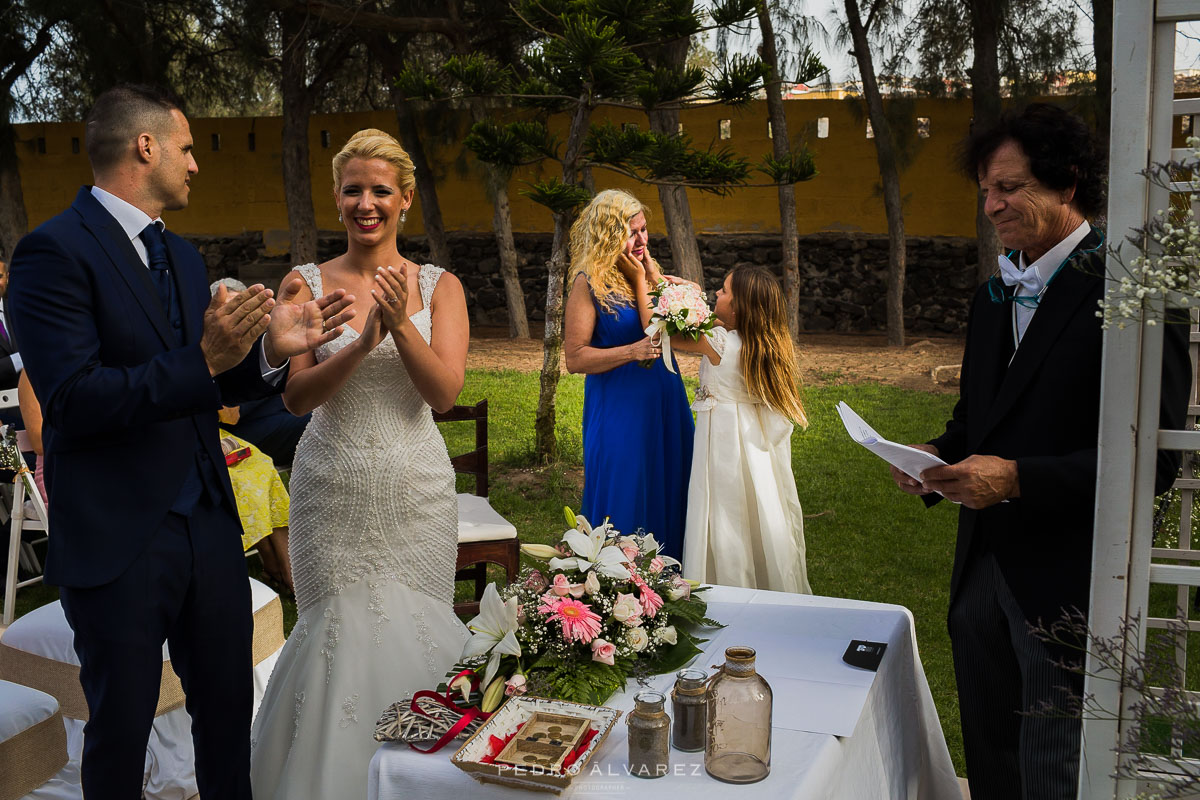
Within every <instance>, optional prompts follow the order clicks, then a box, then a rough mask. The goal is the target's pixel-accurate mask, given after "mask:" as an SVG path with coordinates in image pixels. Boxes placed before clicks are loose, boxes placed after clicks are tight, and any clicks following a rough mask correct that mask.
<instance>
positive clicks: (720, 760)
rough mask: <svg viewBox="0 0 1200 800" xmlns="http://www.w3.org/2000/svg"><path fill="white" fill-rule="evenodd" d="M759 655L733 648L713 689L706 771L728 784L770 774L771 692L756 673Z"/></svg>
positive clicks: (711, 689) (754, 780) (705, 762)
mask: <svg viewBox="0 0 1200 800" xmlns="http://www.w3.org/2000/svg"><path fill="white" fill-rule="evenodd" d="M754 655H755V654H754V650H753V648H750V647H730V648H728V649H726V650H725V664H724V665H723V666H722V667H721V671H720V672H718V673H717V675H716V676H715V677H714V678H713V679H712V682H711V683H710V684H709V685H708V722H707V724H708V735H707V736H706V737H705V741H704V770H705V771H706V772H707V773H708V774H709V775H711V776H712V777H714V778H716V779H717V780H719V781H725V782H726V783H755V782H756V781H761V780H762V779H763V778H765V777H767V775H769V774H770V772H771V687H770V685H768V684H767V682H766V681H765V680H763V677H762V676H761V675H759V674H758V673H757V672H755V671H754Z"/></svg>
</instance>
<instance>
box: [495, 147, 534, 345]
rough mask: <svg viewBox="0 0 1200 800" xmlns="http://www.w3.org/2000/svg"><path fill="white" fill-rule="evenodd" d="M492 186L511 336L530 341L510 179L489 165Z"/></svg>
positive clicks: (496, 230)
mask: <svg viewBox="0 0 1200 800" xmlns="http://www.w3.org/2000/svg"><path fill="white" fill-rule="evenodd" d="M485 167H486V168H487V177H488V182H489V184H490V186H491V190H492V191H491V194H492V206H493V208H494V209H495V211H494V213H493V214H492V229H493V230H494V231H495V232H496V249H497V250H498V251H499V254H500V277H502V278H503V279H504V301H505V306H506V307H507V308H508V335H509V336H511V337H512V338H514V339H528V338H529V318H528V316H527V315H526V313H525V292H524V290H522V289H521V276H520V274H519V273H518V271H517V248H516V245H515V244H513V232H512V212H511V210H510V209H509V205H508V176H507V175H505V174H502V172H503V170H501V169H498V168H497V167H493V166H492V165H491V164H486V165H485Z"/></svg>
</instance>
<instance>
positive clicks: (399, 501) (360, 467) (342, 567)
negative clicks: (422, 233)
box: [291, 264, 458, 612]
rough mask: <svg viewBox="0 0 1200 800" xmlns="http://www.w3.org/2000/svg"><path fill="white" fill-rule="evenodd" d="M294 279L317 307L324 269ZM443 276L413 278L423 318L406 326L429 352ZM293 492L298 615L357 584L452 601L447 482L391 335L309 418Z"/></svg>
mask: <svg viewBox="0 0 1200 800" xmlns="http://www.w3.org/2000/svg"><path fill="white" fill-rule="evenodd" d="M297 270H298V271H299V273H300V274H301V275H302V276H303V277H304V279H305V281H306V282H307V283H308V285H309V288H310V289H311V290H312V293H313V296H314V297H320V296H321V295H322V294H323V291H322V289H321V272H320V270H319V269H318V268H317V267H316V266H315V265H313V264H306V265H304V266H301V267H297ZM442 272H443V270H442V269H440V268H438V267H435V266H433V265H430V264H427V265H425V266H423V267H421V271H420V273H419V279H418V282H419V284H420V287H421V300H422V308H421V310H420V311H418V312H417V313H416V314H413V315H412V316H411V317H410V319H411V320H412V323H413V324H414V325H415V326H416V328H417V330H418V331H419V332H420V333H421V336H422V337H423V338H424V339H425V341H426V342H429V340H430V335H431V329H432V316H431V312H430V303H431V300H432V297H433V291H434V288H435V287H436V285H437V281H438V278H439V277H440V276H441V274H442ZM356 338H358V333H357V331H355V330H354V329H353V328H351V327H350V326H349V325H347V326H346V328H345V330H344V332H343V333H342V335H341V336H339V337H338V338H337V339H334V340H333V341H332V342H329V343H328V344H325V345H322V346H321V347H319V348H318V349H317V351H316V359H317V361H318V362H322V361H325V360H326V359H328V358H331V357H332V356H334V355H335V354H336V353H338V352H339V351H340V350H342V349H343V348H344V347H347V346H348V345H350V344H351V343H353V342H354V340H355V339H356ZM291 490H292V495H293V503H292V520H293V522H292V526H291V553H292V562H293V572H294V577H295V586H296V602H297V606H298V607H299V610H300V611H301V612H303V611H304V610H305V609H306V608H308V607H309V606H310V605H313V604H314V603H316V602H317V601H318V600H320V598H322V597H324V596H326V595H328V594H337V593H340V592H341V591H342V589H344V588H345V587H346V586H347V585H349V584H351V583H353V582H356V581H358V580H362V579H368V580H369V581H370V582H372V583H374V581H376V580H396V581H401V582H403V583H405V584H406V585H407V586H409V587H410V588H413V589H416V590H418V591H421V592H424V593H425V594H427V595H429V596H430V597H432V598H434V599H436V600H439V601H444V602H450V601H451V600H452V598H453V592H454V581H453V578H454V563H455V558H456V553H457V529H458V524H457V514H456V506H455V500H454V472H453V470H452V468H451V466H450V458H449V455H448V454H447V452H446V444H445V441H444V440H443V439H442V436H441V434H440V433H439V432H438V430H437V426H436V424H435V423H434V421H433V416H432V413H431V411H430V408H429V406H428V405H427V404H426V403H425V401H424V400H423V399H422V398H421V395H420V393H418V391H417V389H416V387H415V386H414V385H413V382H412V380H411V378H409V376H408V372H407V370H406V369H405V367H404V363H403V361H402V360H401V358H400V354H399V352H398V351H397V350H396V344H395V341H394V340H393V339H392V337H391V336H390V335H389V336H385V337H384V339H383V341H382V342H380V343H379V345H378V346H376V347H375V349H374V350H372V351H371V352H370V353H369V354H368V355H367V356H366V357H365V358H364V359H363V360H362V362H361V363H360V364H359V366H358V368H357V369H356V370H355V371H354V372H353V373H352V374H351V376H350V378H349V379H348V380H347V381H346V383H345V384H344V385H343V386H342V388H341V389H339V390H338V391H337V393H336V394H334V395H333V397H331V398H330V399H329V400H327V401H326V402H325V403H323V404H322V405H320V406H318V407H317V409H316V410H315V411H314V412H313V416H312V421H311V422H310V423H309V425H308V428H307V429H306V430H305V432H304V436H303V437H302V438H301V440H300V444H299V445H298V447H297V449H296V461H295V464H294V465H293V471H292V484H291Z"/></svg>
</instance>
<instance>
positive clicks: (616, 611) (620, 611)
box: [612, 592, 642, 624]
mask: <svg viewBox="0 0 1200 800" xmlns="http://www.w3.org/2000/svg"><path fill="white" fill-rule="evenodd" d="M612 615H613V619H615V620H616V621H617V622H622V623H626V624H628V623H629V622H631V621H633V620H635V619H637V618H639V617H641V616H642V604H641V603H639V602H638V599H637V598H636V597H634V596H633V595H632V594H624V593H621V592H618V593H617V601H616V602H615V603H613V610H612Z"/></svg>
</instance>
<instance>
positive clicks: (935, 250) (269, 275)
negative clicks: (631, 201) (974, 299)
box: [188, 233, 977, 334]
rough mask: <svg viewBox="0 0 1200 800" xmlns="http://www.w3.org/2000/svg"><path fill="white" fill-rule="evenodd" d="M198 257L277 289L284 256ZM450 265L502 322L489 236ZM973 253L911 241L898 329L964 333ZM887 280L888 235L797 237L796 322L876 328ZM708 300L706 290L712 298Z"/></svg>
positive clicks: (706, 257)
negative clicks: (901, 326) (902, 314)
mask: <svg viewBox="0 0 1200 800" xmlns="http://www.w3.org/2000/svg"><path fill="white" fill-rule="evenodd" d="M188 238H189V239H190V240H191V242H192V243H193V244H194V245H196V247H197V248H198V249H199V250H200V252H201V253H202V254H203V255H204V259H205V263H206V264H207V265H208V271H209V279H210V280H216V279H217V278H220V277H224V276H233V277H237V278H239V279H240V280H242V281H244V282H246V283H248V284H249V283H255V282H262V283H265V284H267V285H268V286H272V287H274V286H277V285H278V283H279V281H280V279H281V278H282V277H283V276H284V275H285V274H287V271H288V269H289V268H290V267H291V261H290V260H289V259H288V257H287V256H286V255H284V256H271V255H268V254H267V253H268V251H269V248H267V247H266V246H264V243H263V240H262V235H261V234H259V233H246V234H242V235H240V236H219V237H218V236H190V237H188ZM699 239H700V254H701V258H702V260H703V262H704V264H705V282H706V284H707V288H708V289H709V290H710V292H713V291H715V290H716V288H717V287H718V286H719V285H720V283H721V281H722V280H723V279H724V276H725V273H726V272H727V271H728V270H729V269H731V268H732V267H734V266H737V265H738V264H761V265H765V266H768V267H770V268H772V269H773V270H775V271H776V274H779V273H778V271H779V261H780V258H781V253H780V247H779V237H778V236H757V235H749V234H725V235H703V236H701V237H699ZM550 240H551V237H550V234H517V236H516V245H517V256H518V259H519V261H520V276H521V284H522V286H523V287H524V290H525V303H526V310H527V312H528V314H529V318H530V320H532V321H535V322H540V321H541V320H542V319H543V318H544V316H545V314H544V306H545V302H546V276H545V267H544V264H545V262H546V260H547V259H548V258H549V256H550ZM344 247H345V234H341V233H327V234H322V235H321V237H320V258H321V259H322V260H325V259H328V258H331V257H333V256H335V255H337V254H338V253H340V252H342V249H343V248H344ZM451 247H452V257H453V259H454V265H453V270H454V273H455V274H456V275H458V276H459V278H460V279H461V280H462V282H463V286H464V287H465V288H466V291H467V305H468V307H469V308H470V311H471V321H472V323H473V324H476V325H502V326H507V324H508V312H507V311H506V309H505V307H504V286H503V281H502V279H501V277H500V262H499V259H498V257H497V255H496V245H495V239H494V238H493V237H492V236H490V235H485V234H451ZM650 249H651V252H652V253H654V254H655V256H656V257H657V258H658V259H659V261H660V263H661V264H662V266H663V268H664V270H665V271H667V272H670V271H671V256H670V247H669V246H668V244H667V241H666V239H665V238H664V237H661V236H655V237H651V244H650ZM400 251H401V252H402V253H404V254H405V255H406V256H408V257H409V258H411V259H413V260H414V261H418V262H421V261H424V260H425V259H426V258H427V257H428V252H427V248H426V247H425V242H424V238H423V237H412V238H408V239H402V240H401V243H400ZM976 260H977V257H976V249H975V242H974V240H973V239H966V238H956V237H910V238H909V240H908V265H907V273H908V274H907V280H906V282H905V292H904V307H905V325H906V328H907V330H908V332H910V333H943V334H957V333H962V332H963V331H965V329H966V323H967V308H968V305H969V303H970V300H971V295H972V294H973V292H974V288H975V279H974V275H975V262H976ZM886 279H887V237H885V236H875V235H867V234H852V233H850V234H843V233H819V234H811V235H808V236H802V237H801V239H800V318H801V320H802V322H803V325H804V329H805V330H809V331H882V330H884V329H885V327H886V312H885V305H884V299H885V294H886ZM710 299H711V294H710Z"/></svg>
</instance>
